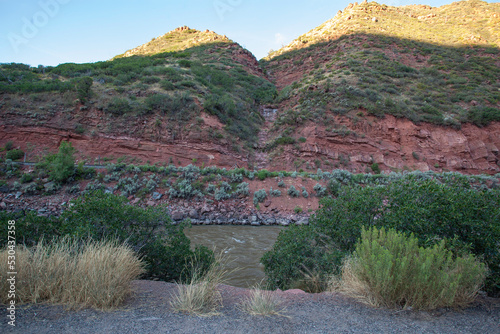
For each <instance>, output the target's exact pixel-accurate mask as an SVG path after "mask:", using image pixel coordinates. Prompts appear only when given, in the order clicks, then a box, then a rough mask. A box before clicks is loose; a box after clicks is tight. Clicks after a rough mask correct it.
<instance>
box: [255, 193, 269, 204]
mask: <svg viewBox="0 0 500 334" xmlns="http://www.w3.org/2000/svg"><path fill="white" fill-rule="evenodd" d="M266 198H267V193H266V191H265V190H264V189H260V190H257V191H256V192H254V193H253V204H254V205H255V206H257V204H259V203H262V202H264V200H265V199H266Z"/></svg>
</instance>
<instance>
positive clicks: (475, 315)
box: [0, 281, 500, 334]
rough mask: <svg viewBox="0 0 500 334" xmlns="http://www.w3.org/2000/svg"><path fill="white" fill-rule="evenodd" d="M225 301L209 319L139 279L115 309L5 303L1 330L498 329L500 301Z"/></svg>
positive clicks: (167, 287) (159, 285) (234, 292)
mask: <svg viewBox="0 0 500 334" xmlns="http://www.w3.org/2000/svg"><path fill="white" fill-rule="evenodd" d="M219 288H220V290H221V293H222V297H223V305H224V307H223V308H222V309H221V314H220V315H219V316H214V317H210V318H203V317H196V316H190V315H185V314H177V313H173V311H172V310H171V309H170V307H169V304H168V302H169V300H170V298H171V295H172V294H173V293H175V284H172V283H165V282H154V281H134V282H133V289H134V294H133V295H132V296H131V297H130V298H129V300H128V301H127V302H126V303H125V305H123V306H122V307H121V308H119V309H117V310H114V311H107V312H103V311H96V310H92V309H84V310H79V311H69V310H65V309H64V308H63V307H62V306H50V305H44V304H41V305H28V306H20V307H18V309H17V314H16V316H17V319H16V320H17V321H16V327H15V328H12V327H11V326H8V325H7V321H6V320H5V319H6V310H5V308H1V309H0V319H4V320H2V321H1V323H0V332H2V333H23V334H28V333H37V334H43V333H85V334H87V333H125V334H126V333H190V334H191V333H271V332H272V333H287V334H288V333H401V332H404V333H450V334H451V333H453V334H456V333H482V334H484V333H500V330H499V328H498V324H499V323H500V300H499V299H492V298H487V297H484V296H481V297H479V299H478V301H477V302H476V303H474V304H473V305H472V306H471V307H469V308H467V309H465V310H462V311H456V310H451V309H439V310H435V311H432V312H420V311H412V310H405V311H394V310H387V309H374V308H371V307H368V306H366V305H363V304H360V303H358V302H356V301H354V300H353V299H350V298H347V297H345V296H343V295H341V294H337V293H335V294H333V293H321V294H306V293H303V292H300V291H297V290H294V291H288V292H280V291H277V292H275V293H276V294H278V295H279V297H280V298H281V300H282V302H283V306H285V307H286V310H285V315H286V317H281V316H275V317H263V316H251V315H249V314H247V313H245V312H243V311H241V310H240V309H239V308H238V303H239V302H240V301H241V299H242V298H244V297H245V296H246V295H247V294H248V293H249V290H248V289H242V288H234V287H231V286H220V287H219Z"/></svg>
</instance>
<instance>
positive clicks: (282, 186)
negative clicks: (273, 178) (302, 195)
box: [278, 180, 286, 188]
mask: <svg viewBox="0 0 500 334" xmlns="http://www.w3.org/2000/svg"><path fill="white" fill-rule="evenodd" d="M278 187H281V188H285V187H286V184H285V181H283V180H279V182H278Z"/></svg>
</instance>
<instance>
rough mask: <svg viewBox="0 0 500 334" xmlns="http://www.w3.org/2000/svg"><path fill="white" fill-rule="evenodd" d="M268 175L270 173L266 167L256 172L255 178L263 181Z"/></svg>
mask: <svg viewBox="0 0 500 334" xmlns="http://www.w3.org/2000/svg"><path fill="white" fill-rule="evenodd" d="M268 176H270V173H269V171H268V170H267V169H261V170H259V172H258V173H257V178H258V179H259V180H261V181H264V180H265V179H266V178H267V177H268Z"/></svg>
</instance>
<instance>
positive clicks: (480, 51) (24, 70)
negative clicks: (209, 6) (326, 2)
mask: <svg viewBox="0 0 500 334" xmlns="http://www.w3.org/2000/svg"><path fill="white" fill-rule="evenodd" d="M499 20H500V4H498V3H486V2H483V1H478V0H472V1H461V2H455V3H452V4H450V5H445V6H441V7H438V8H433V7H430V6H425V5H414V6H402V7H391V6H386V5H381V4H378V3H375V2H370V3H367V2H363V3H360V4H358V3H354V4H350V5H349V6H348V7H347V8H346V9H344V10H342V11H339V13H337V15H336V16H335V17H334V18H332V19H331V20H328V21H327V22H325V23H323V24H321V25H320V26H318V27H317V28H315V29H313V30H311V31H309V32H307V33H305V34H304V35H302V36H300V37H298V38H297V39H295V40H294V41H292V42H291V43H290V44H289V45H287V46H285V47H283V48H282V49H280V50H277V51H274V52H272V53H270V54H269V56H268V57H266V58H265V59H262V60H261V61H260V62H258V61H257V60H256V59H255V57H254V56H253V55H252V54H251V53H250V52H249V51H248V50H246V49H244V48H242V47H241V46H240V45H239V44H237V43H235V42H233V41H231V40H230V39H228V38H227V37H225V36H222V35H218V34H216V33H215V32H211V31H209V30H206V31H198V30H195V29H190V28H189V27H180V28H177V29H175V30H173V31H170V32H168V33H167V34H164V35H162V36H159V37H157V38H154V39H152V40H151V41H150V42H148V43H145V44H144V45H141V46H138V47H136V48H134V49H131V50H128V51H126V52H124V53H123V54H121V55H117V56H116V57H114V58H113V59H112V60H109V61H101V62H96V63H89V64H72V63H68V64H61V65H59V66H57V67H43V66H39V67H37V68H32V67H29V66H28V65H23V64H15V63H12V64H0V94H1V98H0V114H1V115H2V117H1V118H0V144H1V143H4V144H5V143H7V142H8V141H13V142H14V143H15V145H17V146H20V147H21V148H22V149H23V150H25V151H28V160H33V159H35V157H34V156H35V155H36V154H37V153H42V152H44V149H50V150H55V149H56V148H57V147H58V145H59V143H60V142H61V140H67V139H69V140H71V141H72V142H73V145H74V146H75V147H76V149H77V150H78V151H79V152H80V159H81V160H85V161H93V160H95V159H100V157H106V159H111V160H113V161H115V160H118V159H120V160H121V161H123V160H125V161H134V162H139V161H142V162H143V163H145V162H148V161H149V162H150V163H176V164H181V165H187V164H189V163H192V162H196V163H198V164H199V165H205V166H207V165H218V166H220V167H227V168H231V167H234V166H235V165H237V166H239V167H246V168H249V169H253V168H258V169H262V168H267V169H269V170H283V169H286V170H294V169H296V170H301V169H303V170H309V171H316V170H317V169H318V168H322V169H324V170H331V169H334V168H343V169H347V170H350V171H352V172H379V171H380V170H382V171H386V172H389V171H391V170H392V171H403V170H416V169H418V170H423V171H425V170H434V171H461V172H464V173H473V174H478V173H488V174H496V173H498V172H500V162H499V158H500V156H499V148H500V47H499V46H500V21H499Z"/></svg>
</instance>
